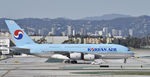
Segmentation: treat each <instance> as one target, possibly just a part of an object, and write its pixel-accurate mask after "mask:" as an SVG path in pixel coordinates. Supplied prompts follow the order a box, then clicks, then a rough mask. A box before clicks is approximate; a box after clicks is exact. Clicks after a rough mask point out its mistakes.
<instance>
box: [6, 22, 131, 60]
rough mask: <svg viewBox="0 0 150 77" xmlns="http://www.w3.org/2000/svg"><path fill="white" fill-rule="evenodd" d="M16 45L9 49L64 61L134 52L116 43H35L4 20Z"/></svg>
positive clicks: (119, 56) (125, 56)
mask: <svg viewBox="0 0 150 77" xmlns="http://www.w3.org/2000/svg"><path fill="white" fill-rule="evenodd" d="M5 22H6V24H7V26H8V29H9V31H10V33H11V35H12V38H13V40H14V41H15V44H16V46H15V47H11V48H10V49H11V50H14V51H16V52H21V53H25V54H30V55H35V56H39V57H45V58H55V59H63V60H65V62H66V63H77V60H87V61H94V60H96V59H124V60H125V61H126V59H127V58H130V57H133V56H134V53H133V52H132V51H130V50H129V49H128V48H127V47H125V46H122V45H117V44H37V43H35V42H34V41H33V40H32V39H31V38H30V37H29V36H28V35H27V34H26V33H25V32H24V30H23V29H21V28H20V27H19V26H18V25H17V24H16V23H15V21H13V20H5Z"/></svg>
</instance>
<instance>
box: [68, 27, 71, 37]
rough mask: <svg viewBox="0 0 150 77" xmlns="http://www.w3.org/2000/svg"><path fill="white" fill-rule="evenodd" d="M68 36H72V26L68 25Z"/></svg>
mask: <svg viewBox="0 0 150 77" xmlns="http://www.w3.org/2000/svg"><path fill="white" fill-rule="evenodd" d="M68 36H71V26H69V25H68Z"/></svg>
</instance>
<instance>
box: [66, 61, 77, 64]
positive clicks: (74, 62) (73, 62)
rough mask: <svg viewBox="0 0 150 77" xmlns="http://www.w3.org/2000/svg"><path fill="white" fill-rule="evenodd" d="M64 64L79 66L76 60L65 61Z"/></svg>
mask: <svg viewBox="0 0 150 77" xmlns="http://www.w3.org/2000/svg"><path fill="white" fill-rule="evenodd" d="M63 63H71V64H77V61H76V60H64V62H63Z"/></svg>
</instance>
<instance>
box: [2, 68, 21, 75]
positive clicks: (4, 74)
mask: <svg viewBox="0 0 150 77" xmlns="http://www.w3.org/2000/svg"><path fill="white" fill-rule="evenodd" d="M17 69H18V67H15V68H14V69H8V71H7V72H6V73H4V74H3V75H2V76H1V77H5V76H6V75H7V74H8V73H9V72H10V71H12V70H17Z"/></svg>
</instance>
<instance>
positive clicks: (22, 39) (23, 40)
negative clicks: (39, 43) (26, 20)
mask: <svg viewBox="0 0 150 77" xmlns="http://www.w3.org/2000/svg"><path fill="white" fill-rule="evenodd" d="M5 22H6V24H7V26H8V29H9V31H10V33H11V36H12V38H13V40H14V41H15V43H16V46H23V45H26V44H34V42H33V40H32V39H31V38H30V37H29V36H28V35H27V34H26V33H25V32H24V30H23V29H21V28H20V27H19V25H17V24H16V23H15V21H13V20H5Z"/></svg>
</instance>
